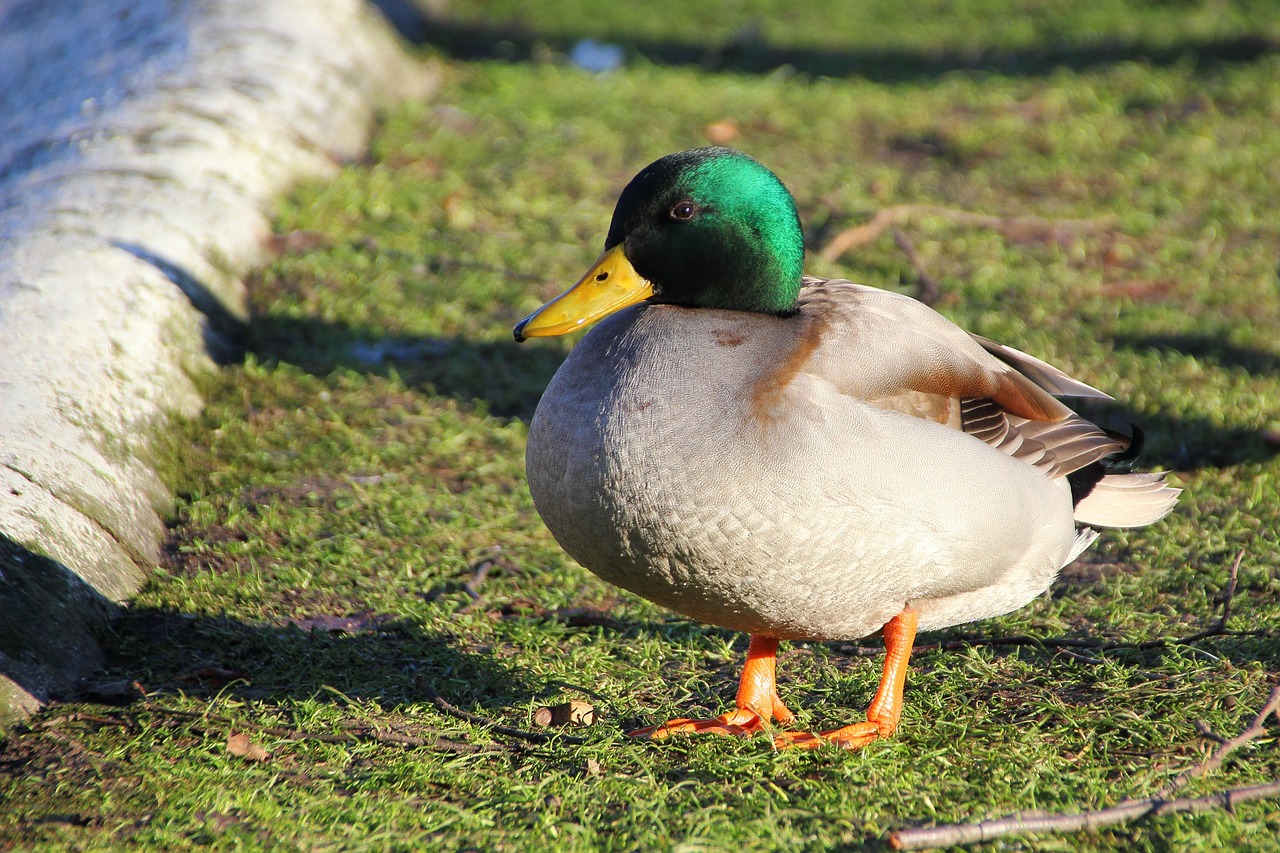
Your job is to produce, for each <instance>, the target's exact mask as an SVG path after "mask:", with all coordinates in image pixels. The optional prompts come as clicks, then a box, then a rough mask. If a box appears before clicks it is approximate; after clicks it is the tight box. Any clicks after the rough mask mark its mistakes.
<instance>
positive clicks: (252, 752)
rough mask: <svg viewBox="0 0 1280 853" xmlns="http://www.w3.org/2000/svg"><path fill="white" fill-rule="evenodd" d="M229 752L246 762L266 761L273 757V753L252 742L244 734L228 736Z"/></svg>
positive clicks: (233, 733)
mask: <svg viewBox="0 0 1280 853" xmlns="http://www.w3.org/2000/svg"><path fill="white" fill-rule="evenodd" d="M227 752H229V753H231V754H232V755H235V756H238V757H240V758H243V759H245V760H246V761H266V760H267V759H269V758H270V757H271V753H269V752H267V751H266V750H265V749H263V748H262V747H261V746H259V745H258V744H256V743H254V742H253V741H252V740H250V739H249V736H248V735H247V734H245V733H244V732H232V733H231V734H229V735H227Z"/></svg>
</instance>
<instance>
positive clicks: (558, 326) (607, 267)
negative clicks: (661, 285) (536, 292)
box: [514, 244, 653, 341]
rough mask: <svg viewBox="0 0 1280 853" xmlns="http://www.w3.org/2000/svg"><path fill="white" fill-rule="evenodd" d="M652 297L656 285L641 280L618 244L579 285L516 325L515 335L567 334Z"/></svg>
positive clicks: (523, 336)
mask: <svg viewBox="0 0 1280 853" xmlns="http://www.w3.org/2000/svg"><path fill="white" fill-rule="evenodd" d="M650 296H653V285H652V284H651V283H650V282H649V280H648V279H645V278H641V277H640V275H639V273H637V272H636V270H635V267H633V266H631V261H629V260H627V256H626V255H625V254H624V253H623V251H622V244H618V245H617V246H614V247H613V248H612V249H609V250H608V251H606V252H605V253H604V254H602V255H601V256H600V257H599V258H597V259H596V262H595V264H594V265H593V266H592V267H591V269H589V270H587V274H586V275H584V276H583V277H582V278H580V279H578V283H577V284H575V285H574V286H573V287H571V288H569V289H568V290H566V291H565V292H564V293H562V294H560V295H559V296H557V297H556V298H555V299H552V300H551V301H550V302H548V303H547V304H546V305H543V306H542V307H541V308H539V309H538V310H537V311H534V312H533V313H532V314H530V315H529V316H528V317H525V318H524V319H523V320H521V321H520V322H519V323H516V327H515V330H514V334H515V336H516V340H517V341H523V340H525V339H526V338H546V337H552V336H554V335H563V334H565V333H567V332H572V331H574V330H575V329H581V328H583V327H584V326H586V325H588V324H589V323H594V322H595V321H596V320H599V319H600V318H601V317H606V316H608V315H610V314H612V313H613V312H614V311H619V310H621V309H623V308H626V307H627V306H628V305H635V304H636V303H637V302H643V301H644V300H646V299H648V298H649V297H650Z"/></svg>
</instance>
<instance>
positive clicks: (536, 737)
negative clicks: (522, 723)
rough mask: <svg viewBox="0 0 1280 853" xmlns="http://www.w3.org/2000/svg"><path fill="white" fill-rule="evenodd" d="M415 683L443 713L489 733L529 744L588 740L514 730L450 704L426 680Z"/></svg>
mask: <svg viewBox="0 0 1280 853" xmlns="http://www.w3.org/2000/svg"><path fill="white" fill-rule="evenodd" d="M415 683H416V684H417V687H418V689H419V690H421V691H422V692H423V694H425V695H426V697H427V698H428V699H430V700H431V704H432V705H435V706H436V707H437V708H439V709H440V710H441V711H444V712H445V713H446V714H448V715H449V716H451V717H457V718H458V719H459V720H465V721H466V722H468V723H475V724H476V725H479V726H487V727H488V729H489V731H491V732H493V733H494V734H499V735H506V736H507V737H513V738H517V739H519V740H524V741H528V742H529V743H550V742H551V741H552V740H557V741H560V742H561V743H573V744H581V743H586V740H585V739H584V738H580V737H574V736H573V735H544V734H539V733H537V732H527V731H525V730H524V729H516V728H512V727H511V726H504V725H502V724H500V723H495V722H494V721H493V720H490V719H487V718H485V717H482V716H480V715H479V714H473V713H471V712H470V711H464V710H462V709H461V708H459V707H458V706H457V705H454V704H452V703H451V702H449V700H447V699H445V698H444V697H443V696H441V695H440V694H439V693H437V692H436V689H435V688H434V687H432V686H431V684H430V683H428V682H427V680H426V679H424V678H418V679H417V680H416V681H415Z"/></svg>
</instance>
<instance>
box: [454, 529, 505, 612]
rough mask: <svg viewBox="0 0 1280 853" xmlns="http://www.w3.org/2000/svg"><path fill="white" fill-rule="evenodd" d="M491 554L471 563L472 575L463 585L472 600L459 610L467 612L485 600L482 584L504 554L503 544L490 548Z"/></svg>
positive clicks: (464, 590)
mask: <svg viewBox="0 0 1280 853" xmlns="http://www.w3.org/2000/svg"><path fill="white" fill-rule="evenodd" d="M488 551H489V554H490V556H488V557H484V558H483V559H480V560H477V561H476V562H474V563H472V564H471V577H470V578H468V579H467V582H466V583H464V584H463V585H462V590H463V592H465V593H466V594H467V595H468V596H469V597H470V598H471V600H470V601H468V602H467V603H466V604H465V605H463V606H462V608H461V609H460V610H459V611H458V612H459V613H466V612H467V611H468V610H470V609H471V608H473V607H476V606H478V605H480V604H481V603H482V602H483V601H484V596H483V595H482V594H481V593H480V584H482V583H484V580H485V578H487V577H488V576H489V570H490V569H491V568H493V566H494V564H496V563H497V562H498V558H499V557H500V556H501V555H502V546H501V545H495V546H494V547H492V548H490V549H488Z"/></svg>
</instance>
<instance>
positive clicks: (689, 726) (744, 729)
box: [627, 708, 764, 740]
mask: <svg viewBox="0 0 1280 853" xmlns="http://www.w3.org/2000/svg"><path fill="white" fill-rule="evenodd" d="M762 731H764V721H763V720H761V719H760V715H759V714H757V713H756V712H755V711H751V710H748V709H746V708H738V709H736V710H734V711H730V712H729V713H727V714H721V715H720V716H718V717H711V718H710V719H704V720H697V719H689V718H686V717H679V718H677V719H674V720H667V721H666V722H665V723H663V724H662V725H660V726H645V727H644V728H641V729H634V730H632V731H629V732H627V736H628V737H644V738H651V739H653V740H662V739H663V738H665V737H670V736H671V735H675V734H695V735H734V736H737V737H746V736H748V735H753V734H756V733H757V732H762Z"/></svg>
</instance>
